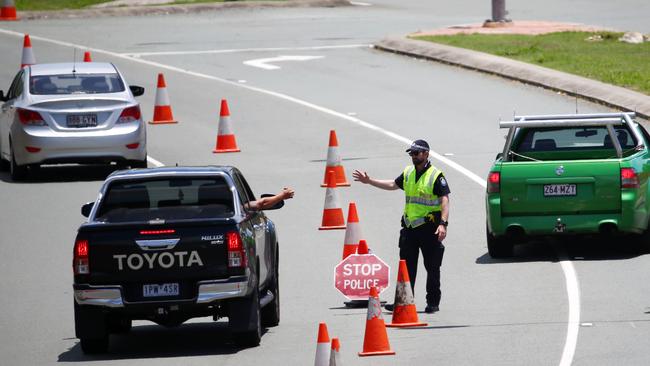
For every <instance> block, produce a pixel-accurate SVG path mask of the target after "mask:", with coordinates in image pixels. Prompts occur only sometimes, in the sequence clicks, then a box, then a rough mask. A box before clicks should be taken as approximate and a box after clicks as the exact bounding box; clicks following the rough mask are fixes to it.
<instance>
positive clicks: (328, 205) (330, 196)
mask: <svg viewBox="0 0 650 366" xmlns="http://www.w3.org/2000/svg"><path fill="white" fill-rule="evenodd" d="M338 202H339V196H338V194H337V193H336V189H335V188H327V190H326V191H325V209H326V210H328V209H332V208H340V206H339V205H338Z"/></svg>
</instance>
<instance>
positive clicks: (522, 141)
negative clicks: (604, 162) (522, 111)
mask: <svg viewBox="0 0 650 366" xmlns="http://www.w3.org/2000/svg"><path fill="white" fill-rule="evenodd" d="M614 130H615V132H616V136H617V139H618V141H619V143H620V145H621V148H622V149H623V152H624V155H625V154H627V153H630V152H633V151H634V148H635V146H636V145H637V142H636V141H635V140H634V135H633V134H632V133H631V131H629V130H628V129H627V128H626V127H625V126H615V127H614ZM512 151H513V152H514V153H516V154H521V155H525V156H527V157H534V158H535V159H540V160H546V159H556V158H562V159H567V158H571V157H572V156H573V157H575V158H579V159H586V158H587V159H588V158H593V159H603V158H610V157H616V150H615V148H614V144H613V143H612V140H611V138H610V136H609V132H608V131H607V128H606V127H604V126H603V127H563V128H527V129H524V130H522V131H520V133H519V134H518V137H517V139H516V140H515V143H514V146H513V149H512Z"/></svg>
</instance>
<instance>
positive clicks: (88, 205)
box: [81, 202, 95, 217]
mask: <svg viewBox="0 0 650 366" xmlns="http://www.w3.org/2000/svg"><path fill="white" fill-rule="evenodd" d="M93 206H95V202H88V203H86V204H85V205H83V206H81V214H82V215H83V217H88V216H90V211H92V210H93Z"/></svg>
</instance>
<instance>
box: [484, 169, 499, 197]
mask: <svg viewBox="0 0 650 366" xmlns="http://www.w3.org/2000/svg"><path fill="white" fill-rule="evenodd" d="M487 191H488V193H499V192H500V191H501V173H500V172H490V174H489V175H488V179H487Z"/></svg>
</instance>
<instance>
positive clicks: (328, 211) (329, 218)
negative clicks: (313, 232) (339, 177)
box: [318, 172, 345, 230]
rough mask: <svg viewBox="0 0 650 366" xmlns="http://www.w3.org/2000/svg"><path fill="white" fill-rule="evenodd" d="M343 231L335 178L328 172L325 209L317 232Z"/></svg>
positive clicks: (343, 220)
mask: <svg viewBox="0 0 650 366" xmlns="http://www.w3.org/2000/svg"><path fill="white" fill-rule="evenodd" d="M337 229H345V219H344V218H343V209H342V208H341V207H339V204H338V195H337V194H336V177H334V172H329V175H328V180H327V191H326V192H325V208H324V209H323V222H322V225H321V227H319V228H318V230H337Z"/></svg>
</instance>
